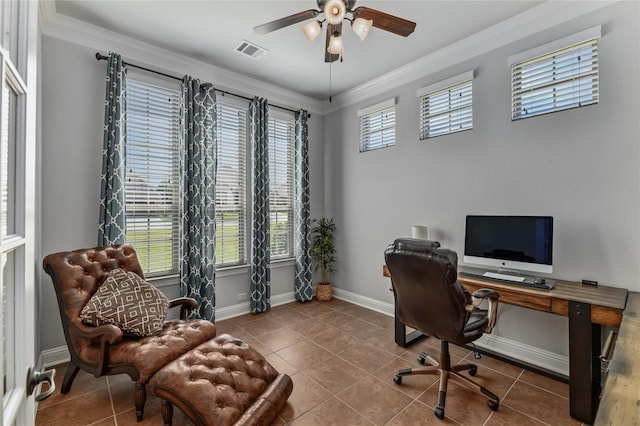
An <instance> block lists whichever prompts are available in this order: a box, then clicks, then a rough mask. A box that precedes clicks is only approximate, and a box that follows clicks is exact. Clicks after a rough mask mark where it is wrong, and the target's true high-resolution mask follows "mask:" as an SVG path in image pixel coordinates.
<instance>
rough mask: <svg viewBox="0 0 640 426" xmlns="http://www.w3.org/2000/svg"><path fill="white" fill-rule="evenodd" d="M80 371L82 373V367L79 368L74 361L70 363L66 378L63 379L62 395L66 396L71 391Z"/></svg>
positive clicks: (65, 374)
mask: <svg viewBox="0 0 640 426" xmlns="http://www.w3.org/2000/svg"><path fill="white" fill-rule="evenodd" d="M78 371H80V367H78V366H77V365H76V364H75V363H74V362H73V360H72V361H71V362H70V363H69V367H67V372H66V373H64V378H63V379H62V386H61V387H60V393H61V394H66V393H68V392H69V391H70V390H71V385H72V384H73V381H74V380H75V378H76V376H77V375H78Z"/></svg>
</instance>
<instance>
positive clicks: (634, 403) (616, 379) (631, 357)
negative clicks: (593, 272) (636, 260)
mask: <svg viewBox="0 0 640 426" xmlns="http://www.w3.org/2000/svg"><path fill="white" fill-rule="evenodd" d="M639 332H640V293H634V292H632V293H629V300H628V301H627V308H626V309H625V310H624V313H623V317H622V324H621V325H620V330H619V333H618V338H617V340H616V344H615V347H614V348H615V349H614V352H613V357H612V358H611V362H610V363H609V368H608V369H607V370H608V372H607V378H606V380H605V383H604V388H603V389H602V399H601V400H600V406H599V408H598V413H597V415H596V421H595V423H594V425H595V426H601V425H635V424H637V423H638V419H640V404H638V398H639V397H638V395H640V368H638V360H639V359H640V340H638V333H639Z"/></svg>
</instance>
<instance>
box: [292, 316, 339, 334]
mask: <svg viewBox="0 0 640 426" xmlns="http://www.w3.org/2000/svg"><path fill="white" fill-rule="evenodd" d="M284 327H286V328H288V329H291V330H293V331H296V332H298V333H300V334H302V335H303V336H305V337H311V336H316V335H318V334H320V333H323V332H325V331H327V328H329V326H328V325H327V324H326V323H324V322H322V321H318V320H316V319H315V318H311V319H306V320H304V321H299V322H296V323H292V324H284Z"/></svg>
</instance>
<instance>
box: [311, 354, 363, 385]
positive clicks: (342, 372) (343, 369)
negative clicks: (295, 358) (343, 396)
mask: <svg viewBox="0 0 640 426" xmlns="http://www.w3.org/2000/svg"><path fill="white" fill-rule="evenodd" d="M304 374H306V375H307V376H309V377H310V378H312V379H313V380H315V381H316V382H318V383H319V384H320V385H321V386H323V387H324V388H326V389H327V390H328V391H329V392H331V393H334V394H335V393H337V392H340V391H341V390H343V389H344V388H346V387H347V386H350V385H352V384H354V383H355V382H357V381H358V380H360V379H362V378H364V377H365V376H366V375H367V373H366V372H365V371H364V370H361V369H359V368H358V367H356V366H354V365H353V364H350V363H348V362H346V361H344V360H343V359H341V358H338V357H334V358H330V359H328V360H325V361H323V362H320V363H317V364H315V365H312V366H310V367H308V368H306V369H305V370H304Z"/></svg>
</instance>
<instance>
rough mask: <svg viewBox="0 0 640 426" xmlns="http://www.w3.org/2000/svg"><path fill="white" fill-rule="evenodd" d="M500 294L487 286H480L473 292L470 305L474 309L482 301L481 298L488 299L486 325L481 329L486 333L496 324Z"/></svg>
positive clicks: (489, 332)
mask: <svg viewBox="0 0 640 426" xmlns="http://www.w3.org/2000/svg"><path fill="white" fill-rule="evenodd" d="M499 298H500V294H498V292H497V291H495V290H490V289H488V288H481V289H479V290H476V291H474V292H473V301H472V305H473V308H474V309H477V307H478V306H479V305H480V303H482V301H483V300H485V299H489V313H488V314H487V320H488V321H487V325H485V326H484V329H483V331H484V332H485V333H487V334H491V331H492V330H493V326H494V325H495V324H496V317H497V316H498V299H499Z"/></svg>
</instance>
